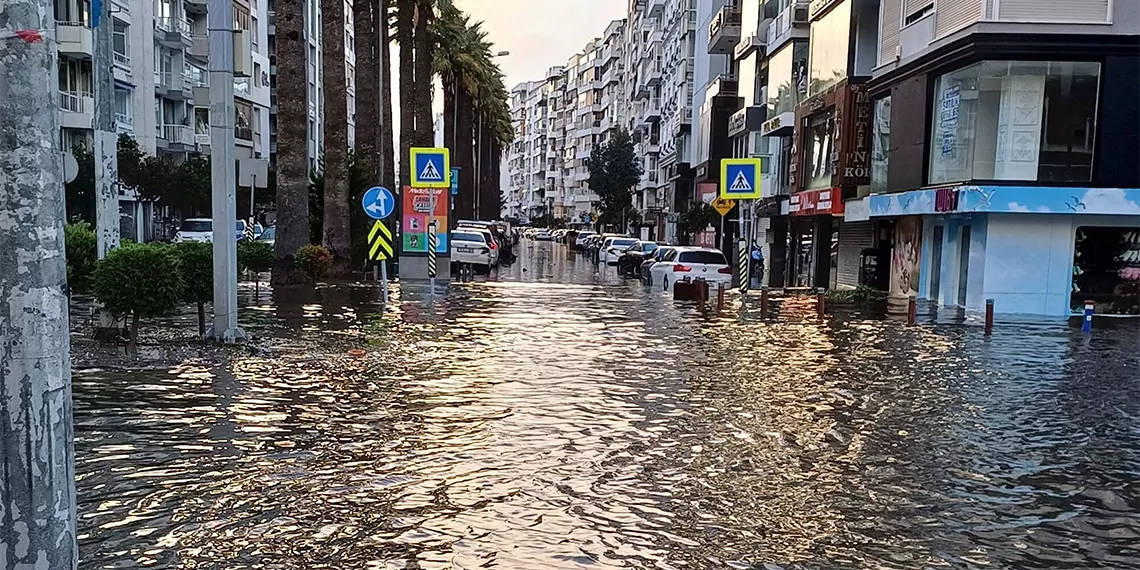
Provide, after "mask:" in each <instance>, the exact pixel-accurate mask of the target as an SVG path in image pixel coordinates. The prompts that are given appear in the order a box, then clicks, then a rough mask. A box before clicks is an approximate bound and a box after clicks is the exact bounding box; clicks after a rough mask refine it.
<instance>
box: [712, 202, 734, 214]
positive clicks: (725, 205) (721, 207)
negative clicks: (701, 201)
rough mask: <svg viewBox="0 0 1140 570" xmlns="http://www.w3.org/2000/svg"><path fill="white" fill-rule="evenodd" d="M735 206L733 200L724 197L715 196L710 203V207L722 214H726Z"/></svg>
mask: <svg viewBox="0 0 1140 570" xmlns="http://www.w3.org/2000/svg"><path fill="white" fill-rule="evenodd" d="M735 206H736V201H735V200H726V199H724V198H717V199H716V200H713V203H712V207H713V208H714V209H715V210H716V211H717V212H719V213H720V215H722V216H727V215H728V213H729V212H731V211H732V209H733V208H734V207H735Z"/></svg>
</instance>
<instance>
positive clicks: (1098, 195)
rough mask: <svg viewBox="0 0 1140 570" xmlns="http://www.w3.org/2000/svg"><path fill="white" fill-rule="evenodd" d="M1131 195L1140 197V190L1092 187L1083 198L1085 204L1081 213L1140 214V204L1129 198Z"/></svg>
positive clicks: (1135, 197)
mask: <svg viewBox="0 0 1140 570" xmlns="http://www.w3.org/2000/svg"><path fill="white" fill-rule="evenodd" d="M1130 197H1131V198H1134V199H1140V190H1128V191H1125V190H1123V189H1120V188H1090V189H1089V190H1088V191H1087V192H1085V195H1084V197H1083V198H1081V203H1083V204H1084V206H1085V207H1084V209H1083V210H1081V213H1085V214H1125V215H1133V216H1135V215H1140V204H1137V203H1136V202H1135V201H1133V200H1129V198H1130Z"/></svg>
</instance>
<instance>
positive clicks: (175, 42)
mask: <svg viewBox="0 0 1140 570" xmlns="http://www.w3.org/2000/svg"><path fill="white" fill-rule="evenodd" d="M154 39H155V41H157V42H158V43H160V44H162V45H164V46H166V47H168V48H171V49H185V48H188V47H190V44H191V42H190V22H188V21H186V20H185V19H183V18H169V17H168V18H155V19H154Z"/></svg>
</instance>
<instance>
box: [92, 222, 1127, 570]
mask: <svg viewBox="0 0 1140 570" xmlns="http://www.w3.org/2000/svg"><path fill="white" fill-rule="evenodd" d="M553 247H554V248H555V249H551V246H549V245H546V244H540V245H537V246H534V247H528V248H526V249H525V250H524V252H523V253H524V255H523V256H522V259H521V260H520V262H519V263H517V264H516V266H515V267H512V268H510V269H509V270H507V271H504V275H503V276H501V277H500V278H499V279H498V280H497V281H490V282H482V283H475V284H467V285H462V286H458V287H456V288H455V291H454V292H453V294H452V295H451V296H449V297H448V298H447V299H442V300H440V301H438V302H437V303H435V304H428V303H425V302H423V301H416V300H409V299H413V298H415V297H416V294H415V293H414V292H412V291H405V292H404V293H403V296H404V298H405V301H404V302H403V303H402V304H401V306H400V307H399V308H398V310H397V311H396V312H393V313H388V314H387V315H383V314H381V313H380V312H379V310H378V307H377V306H376V302H375V296H374V292H372V291H370V290H367V289H349V290H345V289H343V288H342V289H329V290H324V291H322V292H320V293H319V294H317V296H316V297H315V298H310V299H304V300H300V301H297V302H295V303H293V302H289V301H285V300H280V301H279V302H275V303H267V302H265V303H261V304H262V305H263V306H260V307H257V308H251V309H247V310H246V311H245V312H244V313H243V315H242V319H243V324H244V325H246V326H247V327H249V328H250V329H252V330H255V331H256V332H257V333H258V334H259V335H261V336H262V338H263V339H272V341H267V342H266V344H267V345H269V346H270V347H271V350H270V352H269V353H267V354H264V355H261V356H251V357H247V358H241V359H238V360H235V361H233V362H231V363H229V364H226V365H203V364H200V363H196V362H195V361H187V362H186V363H184V364H182V365H180V366H177V367H174V368H171V369H169V370H165V369H164V370H145V371H99V370H95V371H90V372H86V373H80V374H77V375H76V377H75V398H76V437H77V443H76V448H77V457H78V459H77V473H78V477H79V480H78V486H79V497H80V501H81V504H80V512H81V520H80V531H81V536H80V543H81V556H82V562H81V566H82V567H84V568H91V569H94V568H219V569H222V568H224V569H244V568H250V569H253V568H258V569H292V568H298V569H319V568H346V569H381V568H382V569H388V568H393V569H405V568H417V569H447V568H500V569H527V570H530V569H546V568H660V569H670V568H673V569H681V568H735V569H750V568H765V569H769V570H774V569H792V568H900V569H901V568H1130V567H1137V560H1140V547H1138V546H1137V545H1138V544H1140V507H1138V506H1137V505H1138V504H1140V485H1138V481H1140V472H1138V471H1140V445H1138V444H1140V427H1138V426H1140V423H1138V422H1137V418H1138V417H1140V401H1138V399H1137V398H1136V396H1135V395H1136V394H1137V388H1138V387H1140V386H1138V384H1140V375H1138V374H1137V371H1138V370H1140V357H1138V356H1137V354H1138V353H1137V350H1136V342H1135V338H1136V337H1135V334H1134V333H1132V332H1128V331H1122V330H1110V331H1098V332H1097V333H1096V334H1095V335H1094V336H1093V337H1092V338H1091V339H1086V338H1085V337H1084V336H1083V335H1081V334H1080V333H1079V332H1073V331H1072V330H1071V329H1069V328H1068V327H1066V326H1065V325H1064V324H1063V323H1047V324H1041V323H1023V324H1022V323H1019V324H1010V325H1008V326H1005V327H1004V328H1002V327H999V330H998V331H997V332H996V334H995V335H994V337H993V338H991V339H989V340H986V339H984V338H983V336H982V335H981V332H980V330H978V329H977V328H976V327H964V326H959V325H932V326H924V327H917V328H907V327H903V326H900V325H899V324H898V323H896V322H890V321H886V322H884V321H881V320H863V317H861V316H859V315H857V314H837V315H833V316H832V317H830V318H829V319H828V320H827V321H824V322H819V321H817V320H815V319H814V318H812V315H813V312H814V309H813V308H812V307H811V306H810V303H809V302H807V301H804V302H803V303H802V306H799V305H797V303H796V302H795V301H789V302H788V303H787V305H786V306H785V307H784V310H783V314H784V316H783V317H781V318H780V319H779V320H777V321H775V322H772V323H770V324H761V323H758V322H756V316H757V315H756V314H755V308H754V307H753V308H745V309H739V308H737V307H735V306H734V307H732V308H731V309H730V311H728V312H726V314H725V315H723V316H722V317H720V318H705V317H702V316H701V315H699V314H698V313H697V312H696V311H695V310H693V308H692V307H686V306H683V305H678V304H674V303H672V302H670V301H667V300H666V299H664V298H660V297H658V295H657V294H656V293H649V292H647V291H645V290H643V289H642V288H641V287H639V286H637V285H636V284H633V283H623V282H621V280H619V279H617V278H616V277H614V276H612V275H610V274H609V273H607V272H601V273H595V272H594V271H593V270H592V269H591V268H590V267H589V266H588V264H587V263H585V262H583V261H582V260H568V259H566V258H565V257H564V254H563V252H561V251H560V250H559V249H557V247H558V246H553ZM523 268H525V269H526V271H523ZM365 343H366V344H365ZM350 346H351V347H357V346H366V348H367V350H368V354H367V356H366V357H364V358H350V357H348V356H345V348H346V347H350Z"/></svg>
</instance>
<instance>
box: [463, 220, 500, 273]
mask: <svg viewBox="0 0 1140 570" xmlns="http://www.w3.org/2000/svg"><path fill="white" fill-rule="evenodd" d="M455 231H463V232H477V233H479V234H480V235H482V236H483V243H485V244H487V248H488V249H490V250H491V252H490V255H491V261H490V266H491V267H497V266H498V265H499V242H498V241H496V240H495V234H492V233H491V230H489V229H487V228H484V227H480V226H459V227H458V228H456V229H455Z"/></svg>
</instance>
